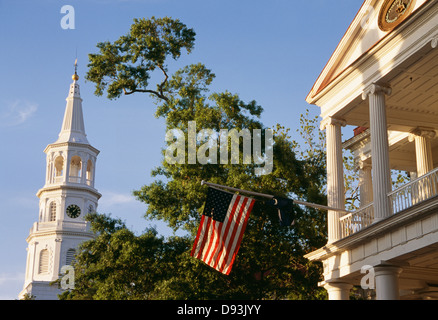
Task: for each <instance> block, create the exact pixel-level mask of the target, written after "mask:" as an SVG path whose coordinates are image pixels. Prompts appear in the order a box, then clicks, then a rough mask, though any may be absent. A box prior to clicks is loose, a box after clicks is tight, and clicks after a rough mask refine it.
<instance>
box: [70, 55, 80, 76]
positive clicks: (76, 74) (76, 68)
mask: <svg viewBox="0 0 438 320" xmlns="http://www.w3.org/2000/svg"><path fill="white" fill-rule="evenodd" d="M72 79H73V80H74V81H78V80H79V76H78V58H76V60H75V74H74V75H73V76H72Z"/></svg>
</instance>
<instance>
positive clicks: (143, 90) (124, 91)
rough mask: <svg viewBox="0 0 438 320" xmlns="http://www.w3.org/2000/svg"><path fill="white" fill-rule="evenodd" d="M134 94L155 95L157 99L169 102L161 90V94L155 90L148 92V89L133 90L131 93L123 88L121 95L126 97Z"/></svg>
mask: <svg viewBox="0 0 438 320" xmlns="http://www.w3.org/2000/svg"><path fill="white" fill-rule="evenodd" d="M135 92H142V93H152V94H154V95H156V96H157V97H158V98H160V99H163V100H165V101H166V102H168V101H169V99H168V98H167V97H166V96H165V95H164V94H163V91H162V90H161V92H157V91H155V90H148V89H135V90H132V91H126V89H125V88H123V93H124V94H125V95H126V96H129V95H130V94H133V93H135Z"/></svg>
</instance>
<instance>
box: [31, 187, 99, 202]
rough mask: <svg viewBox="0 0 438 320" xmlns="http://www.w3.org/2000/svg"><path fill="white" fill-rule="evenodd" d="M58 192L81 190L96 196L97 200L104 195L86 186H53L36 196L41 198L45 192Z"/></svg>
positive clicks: (42, 190) (39, 191) (45, 188)
mask: <svg viewBox="0 0 438 320" xmlns="http://www.w3.org/2000/svg"><path fill="white" fill-rule="evenodd" d="M56 190H79V191H86V192H89V193H91V194H92V195H94V196H95V197H97V199H100V197H102V195H101V194H100V193H99V192H97V190H96V189H94V188H91V187H88V186H84V185H80V186H72V185H65V184H62V185H53V186H49V187H43V188H42V189H40V190H38V192H37V194H36V196H37V197H38V198H39V197H40V196H41V194H42V193H43V192H50V191H56Z"/></svg>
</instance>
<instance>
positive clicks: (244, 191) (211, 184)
mask: <svg viewBox="0 0 438 320" xmlns="http://www.w3.org/2000/svg"><path fill="white" fill-rule="evenodd" d="M201 185H202V186H203V185H207V186H211V187H218V188H224V189H227V190H230V191H235V192H241V193H246V194H249V195H253V196H258V197H263V198H268V199H272V198H274V196H273V195H270V194H264V193H258V192H252V191H247V190H242V189H237V188H233V187H228V186H223V185H220V184H216V183H211V182H206V181H204V180H202V181H201Z"/></svg>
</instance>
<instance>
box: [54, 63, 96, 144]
mask: <svg viewBox="0 0 438 320" xmlns="http://www.w3.org/2000/svg"><path fill="white" fill-rule="evenodd" d="M72 79H73V83H72V84H71V85H70V91H69V93H68V97H67V99H66V100H67V105H66V108H65V113H64V120H63V122H62V127H61V132H60V133H59V138H58V140H57V141H56V143H63V142H77V143H84V144H88V140H87V135H86V134H85V125H84V115H83V113H82V99H81V94H80V91H79V84H78V83H77V81H78V80H79V76H78V74H77V61H76V62H75V74H74V75H73V76H72Z"/></svg>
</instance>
